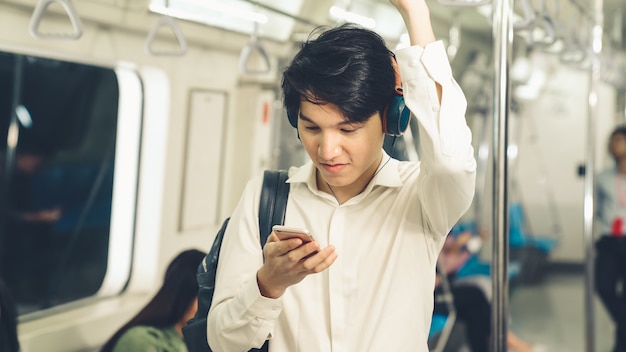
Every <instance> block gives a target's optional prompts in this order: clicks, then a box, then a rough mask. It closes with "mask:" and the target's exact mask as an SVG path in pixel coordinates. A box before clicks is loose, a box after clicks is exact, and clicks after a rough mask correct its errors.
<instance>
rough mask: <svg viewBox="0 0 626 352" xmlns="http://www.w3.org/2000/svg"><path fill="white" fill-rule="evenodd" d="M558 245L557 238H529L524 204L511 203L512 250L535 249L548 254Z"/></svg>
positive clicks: (510, 237) (510, 228) (510, 238)
mask: <svg viewBox="0 0 626 352" xmlns="http://www.w3.org/2000/svg"><path fill="white" fill-rule="evenodd" d="M556 244H557V240H556V238H551V237H537V236H529V235H528V233H527V232H526V229H525V226H524V208H523V207H522V204H521V203H511V204H510V205H509V245H510V247H511V248H523V247H535V248H537V249H540V250H541V251H543V252H545V253H546V254H548V253H550V252H551V251H552V250H553V249H554V247H555V246H556Z"/></svg>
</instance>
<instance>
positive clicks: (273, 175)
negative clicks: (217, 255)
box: [250, 170, 289, 352]
mask: <svg viewBox="0 0 626 352" xmlns="http://www.w3.org/2000/svg"><path fill="white" fill-rule="evenodd" d="M287 178H288V175H287V171H286V170H265V172H264V174H263V188H262V189H261V199H260V201H259V230H260V234H259V237H260V238H259V239H260V241H261V248H263V246H265V242H267V237H268V236H269V235H270V233H272V226H274V225H282V224H284V223H285V211H286V210H287V199H288V198H289V184H288V183H287ZM268 342H269V341H265V343H264V344H263V346H262V347H261V348H260V349H256V348H253V349H251V350H250V351H251V352H256V351H260V352H267V351H268V350H269V347H268Z"/></svg>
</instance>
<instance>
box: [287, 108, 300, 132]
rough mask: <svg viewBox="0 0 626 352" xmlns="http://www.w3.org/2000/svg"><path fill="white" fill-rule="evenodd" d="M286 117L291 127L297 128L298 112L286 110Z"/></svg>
mask: <svg viewBox="0 0 626 352" xmlns="http://www.w3.org/2000/svg"><path fill="white" fill-rule="evenodd" d="M287 119H288V120H289V124H291V126H293V128H298V113H296V112H293V111H291V112H290V111H289V110H287Z"/></svg>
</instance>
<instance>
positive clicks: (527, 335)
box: [445, 273, 614, 352]
mask: <svg viewBox="0 0 626 352" xmlns="http://www.w3.org/2000/svg"><path fill="white" fill-rule="evenodd" d="M584 285H585V279H584V275H583V274H582V273H556V274H549V275H547V276H546V277H545V278H544V280H543V281H542V283H541V284H537V285H517V286H515V287H513V288H512V289H511V294H510V300H509V309H510V313H511V314H510V315H511V320H510V323H509V328H511V329H512V330H513V331H514V332H515V333H516V334H517V335H518V336H519V337H521V338H523V339H524V340H527V341H529V342H533V343H539V344H542V345H544V346H546V347H547V351H549V352H586V348H585V346H586V338H585V334H586V330H585V329H586V327H585V325H584V324H585V321H586V317H585V312H584V309H585V308H584V307H585V305H584V299H585V298H584V296H585V293H584ZM594 320H595V329H594V331H595V335H594V339H595V341H594V345H595V350H594V352H610V351H611V350H612V346H613V341H614V326H613V323H612V322H611V320H610V318H609V317H608V315H607V313H606V311H605V310H604V307H603V306H602V305H601V303H600V302H599V301H598V299H597V298H596V299H595V302H594ZM451 338H452V337H451ZM451 342H452V344H453V345H454V341H451ZM447 347H448V348H445V352H453V351H454V352H467V351H469V349H468V348H467V347H466V346H463V344H462V343H461V347H460V348H459V347H458V344H457V346H447Z"/></svg>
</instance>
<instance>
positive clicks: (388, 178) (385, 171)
mask: <svg viewBox="0 0 626 352" xmlns="http://www.w3.org/2000/svg"><path fill="white" fill-rule="evenodd" d="M398 164H399V161H398V160H396V159H394V158H392V157H390V156H389V154H387V153H386V152H385V151H384V150H383V158H382V162H381V164H380V165H379V166H378V169H377V171H376V172H377V173H376V176H374V179H373V180H372V181H371V182H370V184H369V185H368V186H367V188H366V191H367V190H368V189H371V187H372V186H375V185H380V186H385V187H401V186H402V179H401V178H400V171H399V168H398ZM315 170H316V168H315V165H313V162H312V161H310V160H309V161H308V162H307V163H306V164H304V165H303V166H301V167H297V168H296V167H294V168H292V169H291V170H290V171H289V179H288V180H287V182H288V183H293V184H295V183H305V184H306V185H307V186H308V187H309V189H311V190H312V191H316V190H317V183H316V182H315V181H316V180H315Z"/></svg>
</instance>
